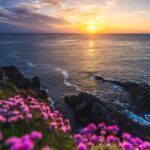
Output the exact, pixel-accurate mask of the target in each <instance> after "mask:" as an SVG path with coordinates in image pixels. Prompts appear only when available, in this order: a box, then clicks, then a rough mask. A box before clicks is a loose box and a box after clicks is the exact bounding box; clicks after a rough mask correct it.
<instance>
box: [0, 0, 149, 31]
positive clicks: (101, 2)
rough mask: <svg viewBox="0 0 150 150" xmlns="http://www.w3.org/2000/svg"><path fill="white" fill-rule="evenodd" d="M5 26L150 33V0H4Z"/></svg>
mask: <svg viewBox="0 0 150 150" xmlns="http://www.w3.org/2000/svg"><path fill="white" fill-rule="evenodd" d="M5 30H6V31H9V30H10V31H14V32H15V31H20V32H21V31H22V32H48V33H49V32H65V33H68V32H69V33H70V32H71V33H72V32H73V33H79V32H82V33H150V0H84V1H83V0H26V1H25V0H7V1H4V0H1V1H0V31H5Z"/></svg>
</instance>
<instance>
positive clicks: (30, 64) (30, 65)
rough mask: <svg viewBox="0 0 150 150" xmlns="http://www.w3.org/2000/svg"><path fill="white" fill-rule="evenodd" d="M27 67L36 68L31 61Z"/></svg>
mask: <svg viewBox="0 0 150 150" xmlns="http://www.w3.org/2000/svg"><path fill="white" fill-rule="evenodd" d="M27 65H28V66H29V67H35V64H33V63H32V62H30V61H27Z"/></svg>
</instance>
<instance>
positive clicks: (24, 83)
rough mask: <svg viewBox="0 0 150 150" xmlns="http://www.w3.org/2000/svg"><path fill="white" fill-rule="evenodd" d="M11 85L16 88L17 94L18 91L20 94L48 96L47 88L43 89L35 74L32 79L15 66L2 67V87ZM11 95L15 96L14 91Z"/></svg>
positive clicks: (0, 69) (0, 80) (0, 81)
mask: <svg viewBox="0 0 150 150" xmlns="http://www.w3.org/2000/svg"><path fill="white" fill-rule="evenodd" d="M8 85H9V86H8ZM11 87H12V88H15V94H16V93H17V92H18V94H21V95H31V96H34V97H36V98H41V99H47V98H48V95H47V93H46V90H43V89H41V85H40V80H39V78H38V77H36V76H35V77H33V78H32V79H29V78H26V77H24V76H23V74H22V73H21V72H20V71H19V70H18V68H17V67H15V66H4V67H0V88H2V89H4V88H11ZM7 91H8V90H7ZM8 94H10V93H8ZM10 96H14V95H13V93H12V95H10Z"/></svg>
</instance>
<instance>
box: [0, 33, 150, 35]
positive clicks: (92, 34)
mask: <svg viewBox="0 0 150 150" xmlns="http://www.w3.org/2000/svg"><path fill="white" fill-rule="evenodd" d="M0 34H83V35H102V34H150V32H148V33H144V32H135V33H132V32H129V33H121V32H120V33H115V32H114V33H71V32H70V33H69V32H66V33H65V32H0Z"/></svg>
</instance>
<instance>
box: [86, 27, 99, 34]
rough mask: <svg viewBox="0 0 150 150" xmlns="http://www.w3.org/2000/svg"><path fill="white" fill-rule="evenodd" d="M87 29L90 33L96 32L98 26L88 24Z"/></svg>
mask: <svg viewBox="0 0 150 150" xmlns="http://www.w3.org/2000/svg"><path fill="white" fill-rule="evenodd" d="M87 31H88V32H89V33H96V32H97V28H96V26H95V25H88V26H87Z"/></svg>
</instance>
